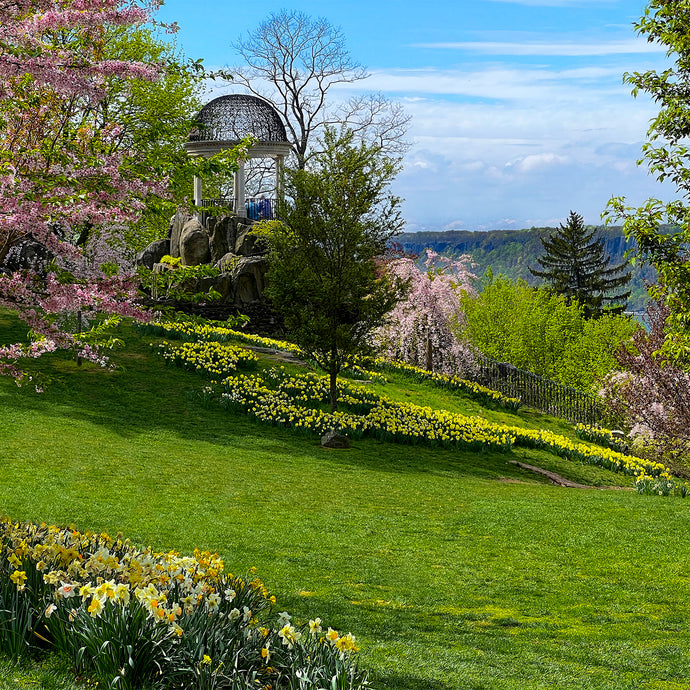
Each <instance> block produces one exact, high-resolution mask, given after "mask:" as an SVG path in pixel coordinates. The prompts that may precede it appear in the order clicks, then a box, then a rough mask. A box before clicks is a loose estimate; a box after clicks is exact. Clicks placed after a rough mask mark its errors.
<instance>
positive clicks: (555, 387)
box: [468, 355, 603, 424]
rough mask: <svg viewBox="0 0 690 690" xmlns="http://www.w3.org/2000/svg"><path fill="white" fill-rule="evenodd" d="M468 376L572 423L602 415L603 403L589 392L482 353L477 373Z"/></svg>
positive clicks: (478, 360)
mask: <svg viewBox="0 0 690 690" xmlns="http://www.w3.org/2000/svg"><path fill="white" fill-rule="evenodd" d="M468 378H473V379H474V380H475V381H476V382H477V383H480V384H482V385H483V386H486V387H487V388H492V389H493V390H497V391H499V392H500V393H503V394H504V395H508V396H510V397H511V398H520V399H521V400H522V403H523V404H524V405H528V406H529V407H533V408H535V409H537V410H539V411H541V412H545V413H547V414H550V415H553V416H554V417H561V418H562V419H567V420H568V421H570V422H575V423H577V422H579V423H581V424H595V423H596V422H598V421H600V420H601V418H602V415H603V410H602V406H601V403H600V402H599V401H598V400H597V398H596V397H595V396H593V395H591V394H590V393H586V392H584V391H580V390H577V389H576V388H571V387H570V386H564V385H562V384H560V383H556V382H555V381H552V380H551V379H546V378H543V377H541V376H537V375H536V374H533V373H532V372H530V371H525V370H524V369H518V368H517V367H514V366H513V365H512V364H506V363H505V362H498V361H496V360H494V359H491V358H490V357H485V356H483V355H480V356H479V357H478V358H477V371H476V373H475V374H474V375H473V376H471V377H469V376H468Z"/></svg>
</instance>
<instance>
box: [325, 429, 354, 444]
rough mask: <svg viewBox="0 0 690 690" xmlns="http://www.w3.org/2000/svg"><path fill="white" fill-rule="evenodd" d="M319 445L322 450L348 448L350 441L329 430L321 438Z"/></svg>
mask: <svg viewBox="0 0 690 690" xmlns="http://www.w3.org/2000/svg"><path fill="white" fill-rule="evenodd" d="M321 445H322V446H323V447H324V448H349V447H350V439H349V438H348V437H347V436H343V435H342V434H339V433H338V432H337V431H333V429H331V430H330V431H327V432H326V433H325V434H324V435H323V436H322V437H321Z"/></svg>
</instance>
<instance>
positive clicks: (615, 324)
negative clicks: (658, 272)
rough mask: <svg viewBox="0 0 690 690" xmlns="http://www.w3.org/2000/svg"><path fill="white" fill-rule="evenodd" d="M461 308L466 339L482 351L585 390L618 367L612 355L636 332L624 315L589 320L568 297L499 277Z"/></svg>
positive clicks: (469, 297)
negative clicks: (569, 302) (569, 301)
mask: <svg viewBox="0 0 690 690" xmlns="http://www.w3.org/2000/svg"><path fill="white" fill-rule="evenodd" d="M462 308H463V311H464V313H465V321H466V323H465V326H464V328H463V335H464V336H465V337H466V338H468V340H469V341H470V343H472V345H474V346H475V347H476V348H477V349H478V350H479V351H480V352H483V353H484V354H485V355H487V356H489V357H492V358H494V359H497V360H499V361H501V362H509V363H510V364H513V365H514V366H516V367H519V368H521V369H526V370H528V371H531V372H533V373H535V374H538V375H540V376H544V377H546V378H550V379H552V380H554V381H557V382H558V383H562V384H564V385H568V386H572V387H574V388H579V389H581V390H590V389H592V387H593V386H595V384H596V382H597V380H598V379H599V378H600V377H602V376H604V375H605V374H607V373H608V372H610V371H611V370H612V369H614V368H615V367H616V364H617V363H616V360H615V357H614V353H615V352H616V350H617V349H618V347H619V346H620V345H621V343H623V342H624V341H626V340H627V339H628V338H630V336H631V335H632V334H633V333H634V332H635V330H636V329H637V328H638V326H637V325H636V324H635V323H634V322H633V321H632V320H631V319H630V318H629V317H627V316H623V315H614V314H606V315H604V316H602V317H600V318H598V319H586V318H585V315H584V313H583V310H582V308H581V307H580V306H579V305H578V304H576V303H572V304H568V302H567V300H566V299H565V297H563V296H561V295H555V294H554V293H552V292H550V291H549V290H547V289H545V288H533V287H530V286H529V285H527V283H526V282H524V281H521V280H518V281H511V280H508V279H506V278H503V277H501V276H499V277H498V278H497V279H495V280H492V279H489V280H487V281H485V284H484V287H483V290H482V291H481V292H480V293H479V294H478V295H477V296H476V297H471V296H464V297H463V299H462Z"/></svg>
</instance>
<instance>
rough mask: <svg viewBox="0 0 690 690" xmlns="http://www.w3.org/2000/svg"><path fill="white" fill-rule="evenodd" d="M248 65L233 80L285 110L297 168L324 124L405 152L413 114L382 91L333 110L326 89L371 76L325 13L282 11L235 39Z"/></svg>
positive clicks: (391, 151)
mask: <svg viewBox="0 0 690 690" xmlns="http://www.w3.org/2000/svg"><path fill="white" fill-rule="evenodd" d="M233 47H234V48H235V49H236V50H237V51H238V53H239V54H240V55H241V56H242V58H243V60H244V63H245V64H244V65H242V66H240V67H236V68H232V72H233V76H234V83H235V84H239V85H241V86H243V87H244V88H246V89H247V90H248V91H249V92H250V93H252V94H254V95H256V96H259V97H261V98H265V99H266V100H268V101H269V102H271V103H272V104H273V105H274V106H275V108H276V109H277V110H278V112H279V113H280V114H281V115H282V117H283V120H284V121H285V125H286V128H287V134H288V139H289V140H290V142H291V143H292V148H293V152H294V155H295V159H296V167H298V168H300V169H303V168H304V166H305V164H306V161H307V160H308V159H309V157H310V155H312V154H313V153H314V152H313V151H310V148H309V147H310V143H311V142H313V140H314V135H315V134H317V133H318V132H319V130H322V129H323V128H324V127H325V126H326V125H335V126H341V127H342V128H343V129H352V130H353V131H354V132H355V135H356V136H357V138H359V139H361V140H363V141H366V142H367V143H369V144H375V145H377V146H380V147H381V149H382V151H383V152H384V154H386V155H390V156H393V157H398V156H401V155H402V154H403V153H404V152H405V150H406V149H407V144H406V143H405V134H406V131H407V124H408V123H409V120H410V117H409V116H407V115H406V114H405V113H404V111H403V109H402V106H401V105H400V104H398V103H392V102H390V101H388V100H387V99H386V98H385V96H383V94H380V93H379V94H371V95H365V96H357V97H354V98H352V99H350V100H349V101H347V103H345V104H344V105H342V106H340V107H339V108H337V109H336V110H335V111H334V112H330V113H329V112H328V104H327V101H328V99H327V95H328V92H329V90H330V89H331V88H332V87H333V86H335V85H338V84H348V83H354V82H357V81H360V80H363V79H366V78H367V76H368V74H367V71H366V69H365V68H364V67H362V65H360V64H359V63H357V62H355V61H354V60H352V58H351V57H350V55H349V53H348V51H347V48H346V45H345V39H344V37H343V34H342V32H341V30H340V29H339V28H335V27H333V26H331V25H330V24H329V22H328V21H327V20H326V19H323V18H317V19H315V18H312V17H309V16H308V15H306V14H303V13H302V12H298V11H294V10H292V11H288V10H282V11H280V12H279V13H277V14H271V15H269V17H268V18H267V19H266V20H265V21H263V22H262V23H261V24H260V25H259V27H258V28H256V29H255V30H254V31H251V32H249V33H248V34H247V36H246V37H244V38H240V39H238V41H237V42H236V43H235V44H234V46H233Z"/></svg>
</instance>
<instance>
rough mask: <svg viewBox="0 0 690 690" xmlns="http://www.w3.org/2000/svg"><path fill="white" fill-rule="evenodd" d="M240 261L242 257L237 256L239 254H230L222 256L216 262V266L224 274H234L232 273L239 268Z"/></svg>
mask: <svg viewBox="0 0 690 690" xmlns="http://www.w3.org/2000/svg"><path fill="white" fill-rule="evenodd" d="M239 260H240V257H239V256H237V254H233V253H232V252H228V253H227V254H225V255H223V256H221V258H220V259H219V260H218V261H216V263H215V264H214V266H215V267H216V268H218V269H220V271H221V272H222V273H232V271H234V270H235V268H236V267H237V264H238V263H239Z"/></svg>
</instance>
